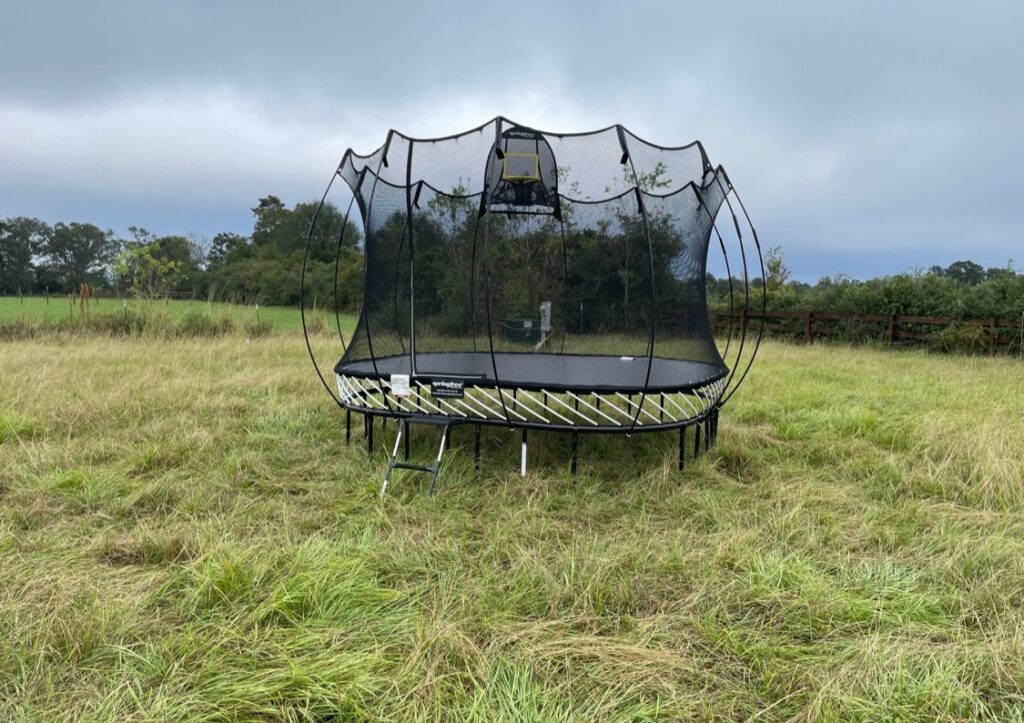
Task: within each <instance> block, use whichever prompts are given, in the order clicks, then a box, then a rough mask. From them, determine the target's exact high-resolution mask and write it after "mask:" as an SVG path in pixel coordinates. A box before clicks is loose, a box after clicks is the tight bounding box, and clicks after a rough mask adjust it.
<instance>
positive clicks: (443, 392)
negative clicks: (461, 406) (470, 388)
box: [430, 379, 466, 399]
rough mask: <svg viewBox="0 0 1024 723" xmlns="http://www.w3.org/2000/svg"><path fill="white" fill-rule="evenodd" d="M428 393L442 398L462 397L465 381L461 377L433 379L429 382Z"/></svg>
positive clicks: (464, 390) (464, 392)
mask: <svg viewBox="0 0 1024 723" xmlns="http://www.w3.org/2000/svg"><path fill="white" fill-rule="evenodd" d="M430 394H431V396H434V397H441V398H443V399H462V398H463V397H464V396H465V395H466V383H465V382H464V381H462V380H461V379H435V380H433V381H432V382H430Z"/></svg>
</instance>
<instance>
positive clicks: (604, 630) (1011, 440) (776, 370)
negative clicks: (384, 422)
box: [0, 301, 1024, 721]
mask: <svg viewBox="0 0 1024 723" xmlns="http://www.w3.org/2000/svg"><path fill="white" fill-rule="evenodd" d="M7 303H9V301H8V302H7ZM261 312H262V310H261ZM324 341H325V343H326V342H327V339H326V336H325V340H324ZM1022 409H1024V366H1022V365H1021V364H1020V362H1019V361H1016V360H1013V359H1005V358H1002V359H988V358H967V357H957V356H943V357H937V356H930V355H927V354H924V353H916V352H905V353H892V352H884V351H873V350H870V349H864V348H851V347H843V346H811V347H796V346H788V345H783V344H774V343H769V344H767V345H766V346H765V347H764V349H763V350H762V356H761V358H760V360H759V364H758V366H757V367H756V368H755V369H754V371H753V372H752V373H751V376H750V378H749V380H748V385H747V386H746V387H744V389H743V390H742V391H741V392H740V393H739V394H738V395H737V396H736V397H735V399H734V403H733V404H732V405H730V406H729V407H727V408H726V410H725V411H724V413H723V417H722V427H721V431H720V439H719V445H718V446H717V447H716V448H715V449H714V450H713V451H712V453H711V454H710V455H709V456H707V457H703V458H701V459H700V460H698V461H696V462H694V463H691V464H689V465H688V467H687V471H686V474H685V476H683V477H682V478H680V476H679V474H678V473H677V472H676V470H675V464H674V463H675V447H674V435H672V434H664V435H636V436H634V437H633V438H631V439H626V438H625V437H614V438H612V437H609V438H592V437H585V438H583V440H582V442H581V468H580V475H579V476H578V477H577V478H575V479H574V478H573V477H571V476H570V475H569V474H568V463H567V461H568V439H567V438H566V437H564V436H555V435H544V434H533V435H531V448H530V454H531V471H530V473H529V475H528V476H527V477H526V478H520V477H519V476H518V475H517V473H516V468H517V459H518V444H517V441H518V436H517V435H516V434H514V433H510V432H509V431H507V430H496V429H489V430H486V431H485V435H484V467H483V471H482V474H481V475H480V477H479V478H477V477H475V476H474V474H473V471H472V433H471V431H470V430H469V429H457V430H456V431H455V437H454V445H453V451H452V453H451V454H450V455H449V456H448V457H447V458H446V467H445V469H444V470H443V472H442V476H441V480H440V483H439V493H438V495H437V496H436V497H435V498H433V499H428V498H427V497H426V495H425V484H426V481H427V480H426V478H425V476H423V475H418V476H417V475H410V476H405V477H400V478H398V479H397V480H396V481H395V482H394V484H393V485H392V486H391V488H390V492H389V495H388V497H387V498H386V499H385V500H384V501H383V502H380V501H378V499H377V498H376V492H377V489H378V485H379V478H380V475H381V473H382V471H383V468H384V465H385V453H384V452H383V449H382V447H383V446H384V445H383V442H386V440H387V439H388V438H390V435H391V434H392V433H393V431H394V427H393V425H390V426H389V428H388V431H387V433H386V434H383V433H380V428H379V427H378V432H379V433H380V439H381V442H382V443H378V446H377V450H376V452H375V454H374V455H373V457H371V458H367V456H366V453H365V450H364V448H363V446H362V445H361V443H360V442H361V440H360V438H359V435H358V434H356V435H355V444H353V446H352V447H345V446H344V442H343V440H344V430H343V425H342V419H343V417H342V415H341V414H340V413H339V412H338V410H336V409H334V408H333V407H332V406H331V404H330V403H329V400H328V399H327V397H326V395H325V394H324V393H323V390H322V389H321V388H320V387H319V383H318V382H316V380H315V377H314V376H313V375H312V373H311V370H310V369H309V365H308V361H307V359H306V356H305V349H304V347H303V345H302V341H301V338H296V337H295V335H292V334H288V335H273V336H269V337H265V338H259V339H250V340H249V341H246V340H245V338H243V337H241V336H228V337H221V338H215V339H212V340H211V339H189V340H184V341H178V342H175V343H167V342H165V341H160V340H157V339H147V338H144V337H143V338H109V337H102V336H95V337H85V338H80V339H76V340H75V341H74V343H67V342H66V341H65V340H62V339H57V338H45V337H43V338H39V339H35V340H30V341H16V342H8V343H4V344H0V641H2V643H0V719H8V718H15V719H19V718H26V719H37V720H51V719H61V718H89V719H99V720H106V719H112V718H135V719H146V720H150V719H162V720H182V719H208V720H266V719H286V720H329V719H333V720H366V719H385V720H410V719H420V720H436V719H447V720H467V719H476V720H481V721H484V720H486V721H491V720H522V721H534V720H544V721H548V720H553V721H558V720H580V721H597V720H602V721H603V720H679V719H712V718H719V719H739V720H743V719H748V718H753V717H756V720H778V721H783V720H792V719H799V720H865V721H876V720H893V719H899V720H915V719H916V720H936V719H940V720H964V719H990V720H1022V719H1024V454H1022V449H1024V415H1022V412H1021V410H1022ZM434 442H435V439H434V438H432V437H430V438H428V434H427V433H426V432H422V433H420V434H419V435H418V437H417V440H416V445H415V453H416V454H418V455H421V456H423V455H427V454H429V453H430V450H432V449H433V445H434Z"/></svg>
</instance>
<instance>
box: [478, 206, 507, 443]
mask: <svg viewBox="0 0 1024 723" xmlns="http://www.w3.org/2000/svg"><path fill="white" fill-rule="evenodd" d="M480 218H481V217H477V220H476V223H477V225H478V226H479V225H480ZM490 236H491V234H490V221H489V220H488V219H486V218H485V219H484V297H485V299H484V300H485V302H486V309H487V345H488V348H489V349H490V352H491V369H492V370H493V371H494V389H495V390H496V391H497V392H498V401H499V402H501V413H502V414H504V415H505V423H506V424H508V425H509V426H512V420H511V419H509V416H508V407H506V406H505V395H504V394H502V393H501V377H499V376H498V362H497V360H495V358H494V328H493V325H492V323H491V239H490Z"/></svg>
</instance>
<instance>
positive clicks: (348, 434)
mask: <svg viewBox="0 0 1024 723" xmlns="http://www.w3.org/2000/svg"><path fill="white" fill-rule="evenodd" d="M351 441H352V410H351V409H346V410H345V446H346V447H347V446H348V444H349V442H351Z"/></svg>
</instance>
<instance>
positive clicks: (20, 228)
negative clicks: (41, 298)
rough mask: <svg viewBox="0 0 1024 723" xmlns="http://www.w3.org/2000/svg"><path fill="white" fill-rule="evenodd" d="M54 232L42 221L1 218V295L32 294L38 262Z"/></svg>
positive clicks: (25, 218)
mask: <svg viewBox="0 0 1024 723" xmlns="http://www.w3.org/2000/svg"><path fill="white" fill-rule="evenodd" d="M51 233H52V229H51V228H50V226H49V225H47V224H46V223H44V222H43V221H40V220H39V219H38V218H27V217H25V216H15V217H13V218H0V291H5V292H14V291H16V290H18V289H22V290H24V291H26V292H27V291H28V290H29V289H30V288H31V286H32V284H33V282H34V281H35V267H34V261H35V259H36V257H37V256H38V255H39V253H40V252H41V251H42V250H43V248H44V247H45V246H46V243H47V241H48V240H49V238H50V234H51Z"/></svg>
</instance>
